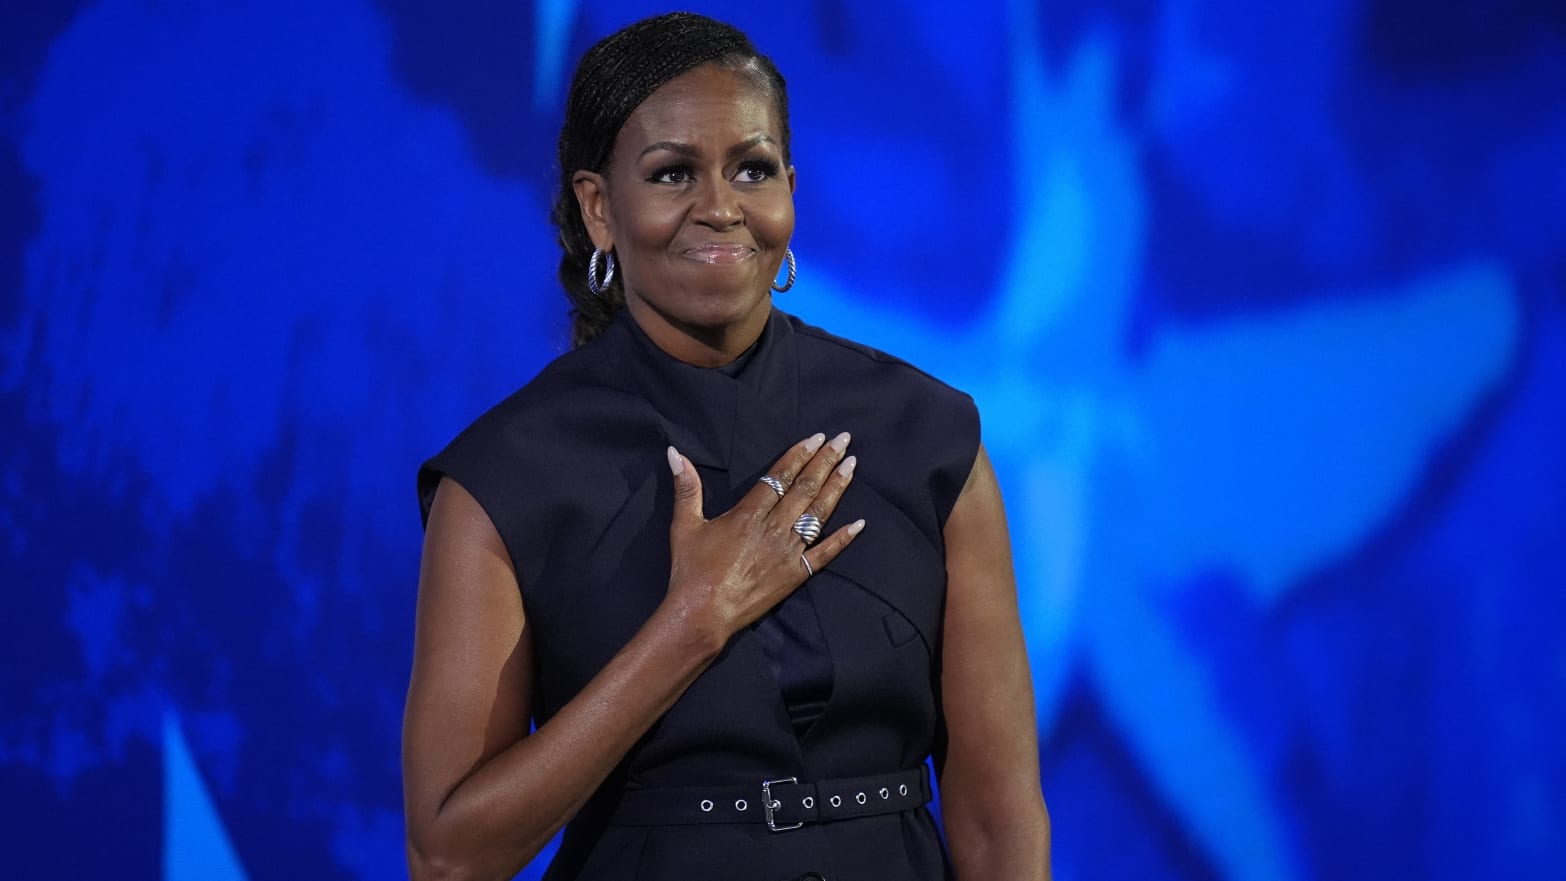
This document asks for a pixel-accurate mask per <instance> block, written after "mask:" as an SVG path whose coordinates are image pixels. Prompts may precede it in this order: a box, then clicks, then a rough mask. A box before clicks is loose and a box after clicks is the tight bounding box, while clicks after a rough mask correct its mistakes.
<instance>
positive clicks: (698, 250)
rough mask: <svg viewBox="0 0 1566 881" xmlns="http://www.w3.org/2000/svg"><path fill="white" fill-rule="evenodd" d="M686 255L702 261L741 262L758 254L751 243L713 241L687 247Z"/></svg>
mask: <svg viewBox="0 0 1566 881" xmlns="http://www.w3.org/2000/svg"><path fill="white" fill-rule="evenodd" d="M684 254H685V256H686V257H688V258H690V259H691V260H696V261H698V262H701V263H740V262H742V261H745V260H749V259H750V258H752V257H754V256H756V249H755V248H752V247H751V246H749V245H731V244H723V243H718V242H713V243H711V244H706V245H697V246H695V247H693V248H686V249H685V251H684Z"/></svg>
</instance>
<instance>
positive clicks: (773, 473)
mask: <svg viewBox="0 0 1566 881" xmlns="http://www.w3.org/2000/svg"><path fill="white" fill-rule="evenodd" d="M825 443H826V435H824V434H822V433H821V432H819V431H818V432H816V433H815V434H813V435H811V436H810V437H807V438H805V439H804V440H802V441H800V442H799V443H797V444H795V445H793V446H792V447H789V448H788V452H786V453H784V454H783V457H782V458H781V459H778V460H777V461H776V462H774V463H772V470H770V471H768V472H767V473H766V475H765V476H767V477H771V478H772V479H773V480H776V481H777V482H778V484H779V485H780V486H782V487H783V491H784V492H785V493H786V492H787V491H788V488H789V487H790V486H791V485H793V483H794V479H795V478H796V477H797V476H798V475H799V472H800V471H801V470H802V469H803V468H804V467H805V464H806V463H807V462H809V461H810V459H811V457H812V456H814V455H815V454H816V451H817V450H819V449H821V446H822V444H825ZM780 498H782V495H780V494H779V493H778V491H777V490H776V489H774V488H773V487H771V486H769V485H767V484H766V483H763V482H761V481H759V480H758V481H757V482H756V485H755V486H754V487H752V488H751V490H750V492H749V493H746V495H745V501H748V502H751V503H752V504H754V505H757V506H758V507H759V508H760V510H761V511H766V510H767V509H769V508H771V507H772V505H773V504H774V503H776V502H777V500H778V499H780Z"/></svg>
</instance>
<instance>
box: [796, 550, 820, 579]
mask: <svg viewBox="0 0 1566 881" xmlns="http://www.w3.org/2000/svg"><path fill="white" fill-rule="evenodd" d="M799 562H801V563H804V564H805V571H806V572H809V573H810V575H807V576H805V577H806V578H810V577H813V576H814V575H815V574H816V567H814V566H812V565H810V559H809V558H808V557H806V556H805V555H804V554H800V555H799Z"/></svg>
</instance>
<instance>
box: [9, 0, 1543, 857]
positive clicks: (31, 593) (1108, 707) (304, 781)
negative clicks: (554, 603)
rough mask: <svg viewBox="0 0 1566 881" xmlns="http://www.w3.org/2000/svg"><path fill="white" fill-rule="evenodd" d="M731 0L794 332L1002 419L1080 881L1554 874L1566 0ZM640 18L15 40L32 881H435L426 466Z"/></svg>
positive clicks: (262, 26) (521, 332) (17, 636)
mask: <svg viewBox="0 0 1566 881" xmlns="http://www.w3.org/2000/svg"><path fill="white" fill-rule="evenodd" d="M692 5H694V6H696V7H697V8H699V9H701V10H702V11H707V12H711V13H713V14H716V15H719V16H722V17H728V18H730V19H731V20H733V21H735V22H736V23H737V24H739V25H741V26H742V27H744V28H746V29H747V30H748V31H750V32H751V33H752V34H753V35H754V37H755V39H756V41H757V42H758V43H759V44H760V45H761V46H762V47H763V49H765V50H766V51H768V52H770V53H771V54H772V55H773V56H774V57H775V58H776V60H777V61H778V63H779V65H780V66H781V67H782V69H783V71H784V73H785V74H786V75H787V77H788V78H789V83H790V87H791V90H792V96H793V102H794V104H793V106H794V113H795V115H794V120H793V122H794V132H795V144H794V148H795V154H796V160H797V163H798V169H799V195H798V211H799V226H798V235H797V238H796V240H795V242H794V249H795V251H796V252H798V254H799V264H800V280H799V284H798V286H797V287H796V288H795V289H794V290H793V291H791V292H790V293H788V294H787V295H785V296H784V297H783V298H782V300H781V303H782V305H783V307H784V308H785V309H788V310H791V311H794V312H796V313H797V314H800V315H801V316H803V317H805V318H806V319H807V320H810V321H812V322H814V323H818V324H821V325H824V326H826V327H827V328H830V329H832V330H834V331H836V332H838V333H841V334H844V335H847V336H850V337H855V338H858V339H861V340H863V341H865V342H868V343H870V344H872V345H875V346H877V347H880V348H883V349H886V350H888V351H890V352H893V353H895V354H898V355H901V356H904V357H906V358H909V359H910V360H913V361H914V362H916V363H918V364H920V365H922V366H924V367H926V368H927V369H929V370H930V371H931V372H933V373H934V374H936V375H937V376H940V377H942V378H943V379H946V380H947V381H949V382H951V383H953V384H955V385H957V386H959V387H961V388H964V389H966V390H968V391H970V392H971V393H973V395H974V396H975V397H976V398H977V399H978V401H979V403H980V406H981V407H982V410H983V414H984V420H985V439H986V442H987V443H988V445H989V448H990V450H991V453H992V455H993V457H994V459H995V461H996V465H997V468H998V469H999V471H1000V474H1001V478H1002V480H1003V485H1004V488H1005V491H1006V496H1007V501H1008V504H1009V509H1010V515H1011V522H1012V528H1013V530H1014V536H1015V544H1016V554H1017V570H1018V575H1019V582H1020V585H1019V586H1020V590H1021V595H1022V607H1023V610H1024V614H1025V626H1026V629H1027V635H1028V642H1029V646H1030V652H1031V654H1032V659H1033V664H1034V667H1033V669H1034V676H1035V681H1036V687H1037V693H1038V729H1039V734H1040V744H1041V757H1042V762H1043V785H1044V789H1045V792H1046V795H1047V797H1048V800H1049V803H1050V805H1051V808H1052V811H1053V815H1054V825H1055V835H1056V838H1055V855H1056V868H1057V877H1058V878H1061V879H1067V881H1074V879H1125V878H1139V879H1171V881H1173V879H1180V881H1199V879H1230V881H1303V879H1315V878H1320V879H1384V878H1420V879H1471V878H1508V879H1530V878H1538V879H1542V878H1546V877H1550V878H1558V877H1560V875H1559V874H1558V873H1559V871H1560V865H1561V860H1560V857H1559V855H1558V850H1559V847H1558V841H1559V838H1560V835H1561V832H1560V830H1561V829H1562V828H1563V827H1566V750H1562V748H1561V746H1560V742H1561V737H1562V735H1561V733H1560V732H1561V729H1562V728H1563V727H1566V699H1563V693H1566V638H1563V632H1566V599H1563V590H1562V589H1563V588H1566V457H1563V454H1562V452H1563V450H1566V172H1563V169H1566V11H1563V10H1566V6H1563V5H1562V4H1560V3H1559V2H1555V0H1547V2H1546V0H1539V2H1526V0H1488V2H1487V0H1465V2H1434V3H1430V2H1412V0H1285V2H1281V3H1254V2H1217V3H1213V2H1197V0H1161V2H1130V0H1113V2H1081V0H1053V2H1041V3H1027V2H1020V0H1018V2H995V3H985V2H970V3H965V4H960V5H957V6H954V5H952V4H945V3H927V4H922V5H915V4H862V3H851V2H847V0H814V2H804V3H798V4H793V5H790V4H781V5H779V4H771V5H755V4H751V5H741V6H736V7H734V8H728V5H727V4H719V3H694V4H692ZM657 11H661V9H659V8H655V7H654V6H653V5H652V4H650V3H643V2H602V3H594V4H586V3H576V2H571V0H550V2H539V3H537V4H533V5H530V4H527V3H516V2H470V3H440V2H435V0H384V2H380V3H374V2H371V0H316V2H310V3H282V4H279V3H274V2H268V3H262V2H241V0H235V2H229V3H221V4H212V3H197V2H190V0H160V2H151V0H144V2H132V0H104V2H97V3H81V4H72V3H55V4H41V5H40V4H26V5H24V4H10V5H9V6H8V8H7V10H6V11H5V12H4V13H0V74H3V79H0V292H3V299H0V424H3V426H4V433H3V437H0V446H3V449H4V457H3V460H0V467H3V471H0V566H3V569H0V571H3V573H4V574H3V579H4V594H3V597H4V608H5V615H4V622H5V623H4V627H3V635H0V791H3V793H4V795H5V799H4V800H5V806H4V808H3V811H4V816H5V820H4V823H5V834H4V835H3V836H0V842H3V843H0V875H3V876H4V877H5V878H7V879H58V878H137V879H140V878H147V879H160V881H187V879H218V878H244V879H251V881H270V879H278V881H282V879H290V881H292V879H299V878H349V879H384V878H392V877H397V876H399V875H401V874H402V873H404V871H405V869H404V865H403V842H402V819H401V809H400V783H399V771H398V748H399V747H398V739H399V727H400V714H401V708H402V699H403V693H404V689H405V686H406V677H407V673H408V665H409V658H410V653H411V641H412V640H411V633H412V614H413V605H414V594H415V580H416V574H417V560H418V550H419V543H420V531H419V522H418V516H417V509H416V504H415V499H414V492H413V477H414V470H415V467H416V466H417V464H418V462H419V461H420V460H421V459H422V458H423V457H424V456H426V455H428V454H430V453H432V452H434V451H435V450H436V449H438V448H439V447H440V446H441V445H443V444H444V442H445V441H446V440H447V439H449V438H450V436H451V435H452V434H453V433H454V432H456V431H457V430H458V429H459V428H461V427H462V426H463V425H465V424H466V423H467V422H468V421H469V420H470V419H471V418H473V417H474V416H476V415H477V414H478V413H479V412H481V411H482V410H483V409H484V408H486V407H487V406H488V405H489V404H491V403H493V402H495V401H496V400H498V399H499V398H500V397H502V396H503V395H504V394H506V393H507V392H509V391H510V390H511V389H513V388H514V387H516V386H518V385H520V384H521V383H522V382H524V381H526V380H527V379H528V378H529V377H530V376H532V374H533V373H534V372H535V371H536V370H537V369H538V368H539V367H540V366H541V365H542V364H544V363H545V362H546V361H548V360H549V359H550V358H551V357H553V356H554V355H555V354H556V353H558V352H560V351H562V350H563V348H564V346H565V341H566V322H565V318H564V303H563V300H562V298H561V295H560V293H559V291H558V289H557V286H556V284H555V282H554V267H555V261H556V252H555V246H554V239H553V235H552V233H551V230H550V228H549V227H548V226H547V224H546V220H545V215H546V210H547V205H548V202H549V199H550V197H551V187H552V184H553V181H554V170H553V167H552V165H553V145H554V139H555V134H556V131H557V128H558V124H559V116H560V111H559V107H560V103H561V100H562V92H563V86H564V84H565V83H566V82H567V80H568V78H569V75H570V65H571V63H572V61H573V60H574V59H575V57H576V56H578V55H579V54H580V53H581V51H582V50H583V49H585V48H586V47H587V46H588V45H589V44H590V43H591V42H592V41H593V40H595V39H596V38H598V37H600V36H602V35H603V34H605V33H607V32H609V31H610V30H612V29H614V28H615V27H618V26H619V25H621V24H624V23H626V22H628V21H630V20H632V19H634V18H638V17H641V16H643V15H646V14H650V13H652V12H657ZM537 872H538V869H537V867H535V868H533V869H530V870H529V872H528V873H527V877H536V875H537Z"/></svg>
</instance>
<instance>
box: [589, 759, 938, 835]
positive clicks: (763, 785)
mask: <svg viewBox="0 0 1566 881" xmlns="http://www.w3.org/2000/svg"><path fill="white" fill-rule="evenodd" d="M929 800H930V776H929V772H928V770H927V769H926V768H925V766H924V765H920V766H919V767H917V768H909V769H907V770H904V771H897V772H895V773H892V774H872V775H870V776H868V777H844V778H842V779H839V780H820V781H817V782H815V783H801V782H799V780H797V779H795V778H793V777H781V778H774V779H771V780H759V781H757V782H755V783H750V784H738V785H727V786H679V787H662V788H658V789H627V790H626V791H625V793H624V795H622V796H621V798H620V804H619V806H618V807H616V808H615V811H614V813H613V814H611V815H610V817H609V825H611V826H689V825H695V824H698V823H762V824H765V825H766V827H767V828H768V829H771V830H772V831H773V832H786V831H788V830H789V829H798V828H799V827H801V826H803V825H805V824H806V823H830V822H832V821H834V820H849V819H852V818H854V817H872V816H875V815H877V814H895V813H899V812H901V811H911V810H913V809H915V808H918V807H921V806H923V805H924V804H925V803H926V802H928V801H929Z"/></svg>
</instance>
